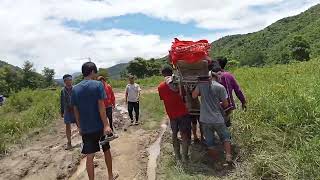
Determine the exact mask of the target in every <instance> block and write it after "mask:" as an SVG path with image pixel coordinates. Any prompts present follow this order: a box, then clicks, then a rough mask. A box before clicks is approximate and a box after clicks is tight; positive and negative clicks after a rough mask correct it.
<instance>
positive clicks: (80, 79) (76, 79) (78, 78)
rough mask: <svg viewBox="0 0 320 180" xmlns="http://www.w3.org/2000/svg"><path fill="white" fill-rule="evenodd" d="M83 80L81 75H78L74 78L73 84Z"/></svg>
mask: <svg viewBox="0 0 320 180" xmlns="http://www.w3.org/2000/svg"><path fill="white" fill-rule="evenodd" d="M82 80H83V75H82V74H81V75H79V76H77V77H75V78H74V80H73V83H74V84H78V83H79V82H81V81H82Z"/></svg>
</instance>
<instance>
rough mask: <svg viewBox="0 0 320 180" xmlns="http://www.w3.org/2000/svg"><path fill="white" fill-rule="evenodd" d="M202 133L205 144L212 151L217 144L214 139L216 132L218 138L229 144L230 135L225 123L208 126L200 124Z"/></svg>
mask: <svg viewBox="0 0 320 180" xmlns="http://www.w3.org/2000/svg"><path fill="white" fill-rule="evenodd" d="M201 126H202V131H203V134H204V137H205V139H206V143H207V146H208V148H209V149H214V148H215V147H216V146H217V145H218V143H217V142H216V139H215V134H214V133H215V132H217V134H218V136H219V138H220V139H221V141H223V142H230V141H231V135H230V132H229V130H228V128H227V126H226V124H225V123H216V124H208V123H201Z"/></svg>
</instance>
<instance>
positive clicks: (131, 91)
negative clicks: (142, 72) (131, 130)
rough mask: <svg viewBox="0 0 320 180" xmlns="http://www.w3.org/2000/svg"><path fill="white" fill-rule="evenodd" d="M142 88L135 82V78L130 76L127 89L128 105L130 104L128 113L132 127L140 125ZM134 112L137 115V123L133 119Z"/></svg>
mask: <svg viewBox="0 0 320 180" xmlns="http://www.w3.org/2000/svg"><path fill="white" fill-rule="evenodd" d="M140 93H141V88H140V86H139V84H137V83H135V82H134V76H132V75H130V76H129V84H128V85H127V87H126V103H127V104H128V113H129V116H130V119H131V125H133V124H134V125H139V111H140V108H139V99H140ZM133 110H134V113H135V118H136V119H135V123H134V119H133Z"/></svg>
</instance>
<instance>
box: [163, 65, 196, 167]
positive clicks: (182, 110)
mask: <svg viewBox="0 0 320 180" xmlns="http://www.w3.org/2000/svg"><path fill="white" fill-rule="evenodd" d="M162 75H163V76H164V77H165V81H164V82H162V83H160V85H159V87H158V92H159V96H160V99H161V100H162V101H163V103H164V106H165V109H166V112H167V114H168V116H169V119H170V125H171V130H172V144H173V148H174V153H175V156H176V159H177V160H182V161H183V162H187V161H188V159H189V158H188V151H189V145H190V141H191V118H190V116H189V112H188V110H187V107H186V105H185V104H184V102H183V99H182V97H181V96H180V94H179V91H178V89H177V88H175V87H174V85H173V83H172V68H171V67H170V66H165V67H163V69H162ZM179 131H180V135H181V138H182V156H181V154H180V143H179V140H178V132H179Z"/></svg>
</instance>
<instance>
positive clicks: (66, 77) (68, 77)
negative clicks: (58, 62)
mask: <svg viewBox="0 0 320 180" xmlns="http://www.w3.org/2000/svg"><path fill="white" fill-rule="evenodd" d="M62 79H63V82H64V85H65V86H66V87H70V86H72V76H71V75H70V74H65V75H64V76H63V77H62Z"/></svg>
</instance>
